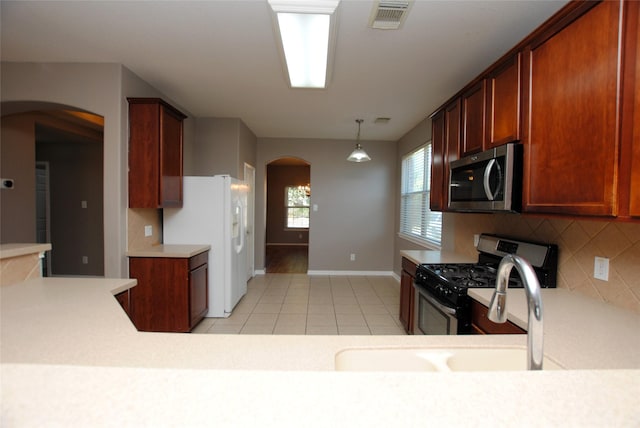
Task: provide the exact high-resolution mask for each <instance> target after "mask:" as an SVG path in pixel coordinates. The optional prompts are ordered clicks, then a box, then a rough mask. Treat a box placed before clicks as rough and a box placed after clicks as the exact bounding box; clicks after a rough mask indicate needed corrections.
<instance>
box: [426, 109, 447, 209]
mask: <svg viewBox="0 0 640 428" xmlns="http://www.w3.org/2000/svg"><path fill="white" fill-rule="evenodd" d="M444 134H445V132H444V110H440V111H439V112H437V113H436V114H435V115H433V116H432V118H431V190H430V199H431V200H430V201H429V207H430V209H431V211H442V210H444V207H445V196H444V195H445V194H446V193H445V183H446V180H445V176H444V169H445V168H444V155H445V153H444V151H445V142H444V137H445V135H444Z"/></svg>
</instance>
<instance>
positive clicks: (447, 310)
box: [418, 289, 457, 316]
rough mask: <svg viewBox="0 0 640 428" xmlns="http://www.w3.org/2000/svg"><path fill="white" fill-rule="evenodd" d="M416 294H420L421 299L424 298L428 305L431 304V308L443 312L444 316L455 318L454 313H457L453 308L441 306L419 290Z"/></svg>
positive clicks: (433, 298)
mask: <svg viewBox="0 0 640 428" xmlns="http://www.w3.org/2000/svg"><path fill="white" fill-rule="evenodd" d="M418 292H419V293H420V295H421V296H422V297H424V298H425V300H427V301H428V302H429V303H431V304H432V305H433V306H435V307H436V308H438V309H440V310H441V311H442V312H444V313H445V314H448V315H453V316H455V315H456V312H457V311H456V310H455V308H450V307H449V306H445V305H443V304H442V303H440V302H438V301H437V300H436V299H435V297H433V296H430V295H429V294H427V293H424V292H422V291H421V290H420V289H418Z"/></svg>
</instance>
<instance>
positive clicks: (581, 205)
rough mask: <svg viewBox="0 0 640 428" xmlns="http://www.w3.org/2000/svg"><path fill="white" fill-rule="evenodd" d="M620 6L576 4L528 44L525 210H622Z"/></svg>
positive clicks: (601, 212) (608, 212)
mask: <svg viewBox="0 0 640 428" xmlns="http://www.w3.org/2000/svg"><path fill="white" fill-rule="evenodd" d="M590 3H591V2H584V4H585V6H584V7H583V8H582V9H586V8H587V7H591V6H592V4H590ZM620 7H621V4H620V3H619V2H614V1H604V2H601V3H598V4H596V5H595V6H593V7H591V8H590V9H588V10H586V11H584V10H582V9H576V10H575V12H574V15H577V16H570V18H574V19H565V20H562V21H560V22H559V24H558V26H557V28H550V30H549V31H547V32H545V33H543V34H542V35H541V36H540V37H539V38H537V39H534V40H533V41H532V42H531V44H530V45H529V46H528V47H527V48H526V49H525V63H526V70H527V74H528V75H530V77H531V81H530V82H529V90H528V94H527V95H528V103H527V107H528V108H527V109H526V110H525V114H526V117H527V123H528V130H527V135H526V138H525V140H524V144H525V152H524V159H525V162H524V164H525V177H524V195H523V211H525V212H541V213H557V214H570V215H596V216H615V215H616V214H617V206H616V190H617V189H616V179H617V174H618V147H619V137H618V136H619V123H620V122H619V120H620V116H619V111H620V110H619V109H620V104H619V99H620V97H619V93H618V82H619V79H620V67H619V57H620V48H621V47H620V44H619V41H620V38H619V34H620V25H619V23H620Z"/></svg>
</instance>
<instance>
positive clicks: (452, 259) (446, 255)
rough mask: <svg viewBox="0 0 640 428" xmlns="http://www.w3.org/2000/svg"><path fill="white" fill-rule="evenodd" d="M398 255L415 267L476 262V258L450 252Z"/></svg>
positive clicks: (417, 252)
mask: <svg viewBox="0 0 640 428" xmlns="http://www.w3.org/2000/svg"><path fill="white" fill-rule="evenodd" d="M400 255H401V256H402V257H405V258H407V259H409V260H411V261H412V262H414V263H415V264H417V265H419V264H422V263H475V262H477V261H478V258H477V257H476V258H475V259H474V258H471V257H468V256H465V255H462V254H459V253H454V252H452V251H439V250H402V251H400Z"/></svg>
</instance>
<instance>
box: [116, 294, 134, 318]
mask: <svg viewBox="0 0 640 428" xmlns="http://www.w3.org/2000/svg"><path fill="white" fill-rule="evenodd" d="M114 297H115V298H116V300H117V301H118V303H120V306H122V309H124V311H125V312H126V313H127V315H129V313H130V312H131V307H130V303H129V290H124V291H122V292H120V293H118V294H116V295H115V296H114Z"/></svg>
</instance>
